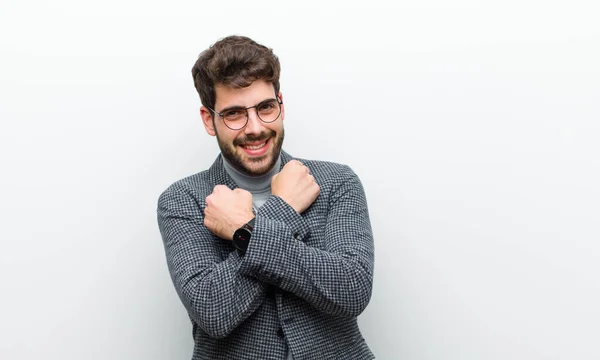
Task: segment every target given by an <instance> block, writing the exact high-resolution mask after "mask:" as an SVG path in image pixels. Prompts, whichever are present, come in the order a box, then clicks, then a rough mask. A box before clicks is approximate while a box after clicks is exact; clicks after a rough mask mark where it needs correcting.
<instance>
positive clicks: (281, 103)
mask: <svg viewBox="0 0 600 360" xmlns="http://www.w3.org/2000/svg"><path fill="white" fill-rule="evenodd" d="M272 100H275V101H277V103H278V104H279V113H278V114H277V116H276V117H275V119H273V120H271V121H265V120H263V119H262V118H261V117H260V115H259V114H258V108H257V106H259V105H261V104H262V103H264V102H266V101H272ZM281 105H283V101H282V100H281V99H280V98H279V97H278V96H276V97H275V98H271V99H265V100H263V101H261V102H259V103H258V104H256V105H254V106H248V107H246V108H245V107H242V106H240V107H239V108H238V107H233V108H230V109H227V111H229V110H234V109H236V110H244V111H246V122H245V123H244V125H243V126H242V127H239V128H232V127H231V126H229V125H227V121H225V116H224V115H223V112H224V111H223V112H220V113H218V112H216V111H215V110H213V109H211V108H209V107H208V106H207V107H206V108H207V109H209V110H210V111H212V112H213V113H215V115H219V116H220V117H221V119H223V124H225V126H227V128H229V129H231V130H242V129H243V128H245V127H246V125H248V120H249V119H250V115H249V114H248V110H249V109H255V110H256V116H257V117H258V118H259V119H260V121H262V122H264V123H265V124H270V123H273V122H275V121H277V119H279V117H280V116H281Z"/></svg>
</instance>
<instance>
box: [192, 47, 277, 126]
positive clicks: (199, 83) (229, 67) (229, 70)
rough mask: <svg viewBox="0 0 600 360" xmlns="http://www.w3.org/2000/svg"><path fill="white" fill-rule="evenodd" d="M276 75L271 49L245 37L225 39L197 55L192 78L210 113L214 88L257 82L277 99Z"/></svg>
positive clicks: (273, 55)
mask: <svg viewBox="0 0 600 360" xmlns="http://www.w3.org/2000/svg"><path fill="white" fill-rule="evenodd" d="M280 71H281V68H280V65H279V59H278V58H277V56H275V54H274V53H273V50H272V49H269V48H267V47H266V46H264V45H261V44H258V43H257V42H255V41H254V40H252V39H250V38H248V37H245V36H228V37H226V38H223V39H221V40H219V41H217V42H216V43H215V44H213V45H212V46H210V47H209V48H208V49H207V50H205V51H203V52H202V53H201V54H200V56H199V57H198V60H196V63H195V64H194V67H193V68H192V77H193V78H194V86H195V87H196V90H197V91H198V94H199V95H200V101H201V102H202V105H204V106H207V107H210V108H211V109H214V107H215V102H216V94H215V85H216V84H222V85H225V86H231V87H234V88H244V87H247V86H250V85H251V84H252V82H254V81H255V80H259V79H261V80H265V81H267V82H270V83H272V84H273V88H274V90H275V95H276V96H277V95H278V94H279V73H280ZM213 116H214V115H213Z"/></svg>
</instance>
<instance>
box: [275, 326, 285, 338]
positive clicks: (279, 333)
mask: <svg viewBox="0 0 600 360" xmlns="http://www.w3.org/2000/svg"><path fill="white" fill-rule="evenodd" d="M277 336H279V337H280V338H282V339H283V337H284V336H285V334H284V333H283V329H282V328H279V330H277Z"/></svg>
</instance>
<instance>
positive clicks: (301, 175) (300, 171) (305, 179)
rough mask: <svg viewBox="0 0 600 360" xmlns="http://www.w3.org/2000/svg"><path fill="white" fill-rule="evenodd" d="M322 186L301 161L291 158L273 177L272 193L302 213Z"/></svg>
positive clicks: (315, 197)
mask: <svg viewBox="0 0 600 360" xmlns="http://www.w3.org/2000/svg"><path fill="white" fill-rule="evenodd" d="M320 192H321V188H320V187H319V185H318V184H317V183H316V182H315V178H314V177H313V176H312V175H311V174H310V170H309V169H308V168H307V167H306V166H304V165H303V164H302V163H301V162H300V161H297V160H291V161H289V162H288V163H287V164H285V166H284V167H283V169H281V171H280V172H279V173H278V174H277V175H275V176H273V179H271V194H273V195H276V196H279V197H280V198H282V199H283V200H284V201H285V202H287V203H288V204H289V205H290V206H291V207H292V208H293V209H294V210H296V212H297V213H298V214H302V212H304V210H306V209H307V208H308V207H309V206H310V205H311V204H312V203H313V202H314V201H315V200H316V199H317V197H318V196H319V194H320Z"/></svg>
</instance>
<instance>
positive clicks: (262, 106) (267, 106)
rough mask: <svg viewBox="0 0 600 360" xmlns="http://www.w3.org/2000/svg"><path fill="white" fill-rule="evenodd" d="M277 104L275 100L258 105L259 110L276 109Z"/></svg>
mask: <svg viewBox="0 0 600 360" xmlns="http://www.w3.org/2000/svg"><path fill="white" fill-rule="evenodd" d="M275 106H276V105H275V101H274V100H271V101H266V102H264V103H261V104H259V105H258V111H271V110H273V109H275Z"/></svg>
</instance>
